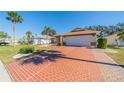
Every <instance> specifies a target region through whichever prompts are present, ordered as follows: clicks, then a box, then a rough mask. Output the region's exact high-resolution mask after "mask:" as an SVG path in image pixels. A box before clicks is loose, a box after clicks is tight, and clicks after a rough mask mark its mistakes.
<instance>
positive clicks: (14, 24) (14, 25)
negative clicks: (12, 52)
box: [13, 22, 16, 46]
mask: <svg viewBox="0 0 124 93" xmlns="http://www.w3.org/2000/svg"><path fill="white" fill-rule="evenodd" d="M15 27H16V23H15V22H13V46H15V29H16V28H15Z"/></svg>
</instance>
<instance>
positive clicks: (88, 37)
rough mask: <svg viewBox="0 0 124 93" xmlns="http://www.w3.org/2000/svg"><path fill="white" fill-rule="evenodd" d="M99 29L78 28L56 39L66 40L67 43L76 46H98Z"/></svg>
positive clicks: (58, 40)
mask: <svg viewBox="0 0 124 93" xmlns="http://www.w3.org/2000/svg"><path fill="white" fill-rule="evenodd" d="M98 32H99V31H92V30H83V29H80V28H76V29H74V30H73V31H71V32H68V33H64V34H62V35H57V36H56V39H57V40H56V41H57V42H61V41H62V40H63V42H65V45H74V46H89V47H90V46H96V42H97V36H96V35H97V34H98Z"/></svg>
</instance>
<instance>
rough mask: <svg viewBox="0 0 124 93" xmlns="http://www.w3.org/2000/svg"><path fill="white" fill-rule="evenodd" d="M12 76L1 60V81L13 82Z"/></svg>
mask: <svg viewBox="0 0 124 93" xmlns="http://www.w3.org/2000/svg"><path fill="white" fill-rule="evenodd" d="M11 81H12V80H11V78H10V76H9V74H8V72H7V71H6V69H5V67H4V65H3V63H2V62H1V61H0V82H11Z"/></svg>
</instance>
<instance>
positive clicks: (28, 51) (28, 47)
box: [19, 46, 35, 54]
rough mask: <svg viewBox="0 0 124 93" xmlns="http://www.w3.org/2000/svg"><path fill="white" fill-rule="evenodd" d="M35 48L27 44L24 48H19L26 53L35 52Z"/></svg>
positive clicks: (20, 51)
mask: <svg viewBox="0 0 124 93" xmlns="http://www.w3.org/2000/svg"><path fill="white" fill-rule="evenodd" d="M34 50H35V48H34V47H33V46H25V47H23V48H21V49H20V50H19V53H23V54H26V53H33V52H34Z"/></svg>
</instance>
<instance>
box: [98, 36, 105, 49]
mask: <svg viewBox="0 0 124 93" xmlns="http://www.w3.org/2000/svg"><path fill="white" fill-rule="evenodd" d="M97 42H98V44H97V47H98V48H103V49H105V48H107V38H99V39H98V40H97Z"/></svg>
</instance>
